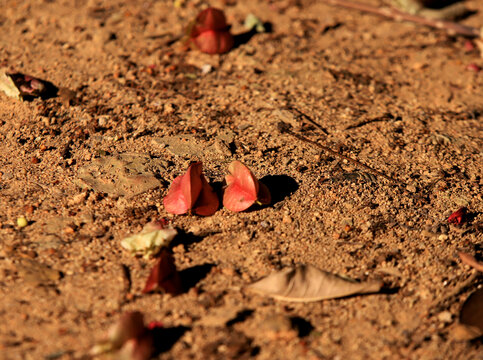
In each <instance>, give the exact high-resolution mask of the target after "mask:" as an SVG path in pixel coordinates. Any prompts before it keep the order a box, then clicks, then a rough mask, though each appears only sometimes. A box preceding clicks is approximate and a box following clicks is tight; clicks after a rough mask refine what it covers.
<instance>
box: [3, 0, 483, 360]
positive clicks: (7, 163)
mask: <svg viewBox="0 0 483 360" xmlns="http://www.w3.org/2000/svg"><path fill="white" fill-rule="evenodd" d="M370 2H371V3H372V4H375V5H377V4H378V3H377V2H376V1H370ZM178 3H180V4H181V5H182V6H181V7H174V6H173V2H171V1H153V0H147V1H134V0H126V1H113V0H98V1H95V0H86V1H83V0H76V1H67V0H64V1H55V0H50V1H49V0H26V1H20V0H18V1H14V0H1V1H0V9H1V11H0V29H1V32H0V64H1V66H2V67H7V68H9V69H11V70H14V71H18V72H22V73H26V74H31V75H34V76H37V77H39V78H42V79H45V80H48V81H50V82H52V83H53V84H55V85H56V86H58V87H59V88H64V89H62V90H61V92H60V96H57V97H54V98H51V99H47V100H41V99H35V100H33V101H23V102H22V101H18V100H15V99H12V98H9V97H7V96H5V95H4V94H3V93H2V94H0V141H1V146H0V225H1V227H0V234H1V236H0V294H1V295H0V298H1V301H0V358H2V359H85V358H88V356H87V354H88V352H89V349H90V347H91V346H92V345H93V344H94V343H95V342H96V340H97V339H99V338H101V337H102V336H103V334H104V333H105V331H106V329H107V328H108V327H109V325H110V324H112V323H113V322H115V321H116V320H117V319H118V318H119V315H120V314H122V313H123V312H125V311H128V310H140V311H143V312H144V314H145V316H146V318H147V320H149V321H151V320H158V321H161V322H162V323H163V325H164V328H165V331H166V332H165V335H166V336H165V338H164V339H163V345H162V349H161V350H162V351H161V353H160V354H159V355H158V357H159V359H188V358H193V359H228V358H249V357H253V358H257V359H296V358H297V359H407V358H409V359H476V358H479V359H481V358H482V357H481V348H482V347H481V340H476V341H473V342H457V341H454V340H453V338H452V328H453V326H454V325H455V323H457V321H458V313H459V310H460V307H461V304H462V303H463V301H464V300H465V299H466V298H467V296H468V295H469V294H470V293H471V292H472V291H474V290H475V289H476V288H477V287H478V286H479V284H481V278H478V277H476V278H474V277H473V281H471V282H469V283H466V285H468V286H466V287H463V288H461V284H464V283H465V281H466V280H467V279H468V278H470V277H471V276H472V275H473V274H474V273H475V270H471V269H470V268H469V267H467V266H465V265H463V264H462V263H461V261H460V260H459V258H458V257H457V252H458V251H459V250H464V251H466V252H468V253H471V254H475V255H476V256H477V257H478V256H479V257H481V255H482V246H481V240H482V235H481V229H482V221H483V217H482V212H483V202H482V194H481V185H482V177H481V175H482V174H481V169H482V159H481V149H482V147H481V146H482V137H481V117H482V112H483V92H482V84H483V76H482V73H481V72H480V73H477V72H474V71H468V70H467V69H466V67H467V65H468V64H471V63H475V64H477V65H483V60H482V59H481V58H480V57H479V54H478V52H477V51H476V50H475V51H469V52H468V51H465V49H464V42H465V40H464V39H462V38H460V37H450V36H448V35H446V34H445V33H444V32H442V31H438V30H432V29H429V28H426V27H421V26H416V25H413V24H408V23H396V22H393V21H390V20H387V19H383V18H378V17H375V16H372V15H362V14H360V13H358V12H354V11H349V10H345V9H341V8H334V7H330V6H328V5H325V4H324V2H323V1H320V2H317V1H305V0H302V1H289V0H286V1H255V0H247V1H236V0H226V1H224V2H220V1H213V3H211V5H214V6H218V7H220V8H223V9H224V10H225V12H226V14H227V17H228V22H229V23H231V24H232V32H233V33H234V34H241V33H244V32H245V31H246V30H245V29H244V27H243V20H244V19H245V17H246V15H248V14H249V13H253V14H256V15H257V16H258V17H260V18H261V19H263V20H265V21H269V22H270V23H271V25H272V26H271V28H272V29H271V30H272V31H271V32H268V33H263V34H255V35H253V36H244V37H241V38H239V40H240V39H241V40H244V41H242V42H239V43H238V46H237V47H236V48H234V49H233V50H232V51H230V52H229V53H228V54H226V55H222V56H220V55H214V56H211V55H206V54H202V53H200V52H198V51H194V50H191V51H186V50H185V49H183V48H182V46H181V44H180V43H179V42H176V41H175V40H176V39H177V38H178V36H179V35H182V33H183V28H184V27H185V26H186V24H187V23H188V22H189V20H191V19H192V18H193V17H194V16H195V15H196V14H197V13H198V12H199V11H200V10H201V9H203V8H204V7H206V5H207V3H206V2H202V1H188V0H186V1H181V2H178ZM467 5H468V7H470V8H472V9H474V10H476V12H475V13H474V14H473V15H471V16H470V17H468V18H467V19H465V20H463V21H464V23H465V24H468V25H471V26H475V27H479V26H481V24H483V2H481V1H477V0H472V1H467ZM205 64H210V65H211V66H212V71H211V72H209V73H207V74H203V73H202V71H201V69H202V68H203V65H205ZM205 69H206V67H205ZM65 89H70V90H72V91H74V92H75V93H70V92H69V91H67V90H65ZM281 120H282V121H285V122H287V123H290V124H291V125H292V126H293V131H294V132H296V133H298V134H302V135H304V136H306V137H308V138H310V139H312V140H315V141H318V142H320V143H322V144H325V145H327V146H330V147H331V148H333V149H334V150H336V151H338V152H340V153H342V154H345V155H348V156H351V157H354V158H357V159H359V160H360V161H362V162H364V163H366V164H368V165H370V166H371V167H373V168H375V169H377V170H379V171H381V172H383V173H385V174H387V175H388V176H391V177H393V178H395V179H397V180H398V181H399V182H397V183H390V182H388V181H386V180H385V179H383V178H381V177H377V176H376V177H373V176H368V175H367V174H365V173H364V172H362V171H360V169H358V168H356V167H355V166H353V165H352V164H350V163H346V162H344V161H340V160H339V159H337V158H335V157H333V156H329V155H327V154H325V153H323V152H322V153H321V151H320V150H319V149H317V148H315V147H314V146H313V145H311V144H308V143H305V142H302V141H300V140H298V139H295V138H294V137H291V136H290V135H287V134H281V133H280V132H279V131H278V130H277V123H278V122H279V121H281ZM234 159H238V160H241V161H242V162H244V163H245V164H246V165H248V166H249V167H250V168H251V169H252V170H253V172H254V173H255V174H256V175H257V176H258V177H259V178H265V181H266V182H267V183H268V184H269V185H270V187H271V190H272V192H273V195H274V203H273V204H272V205H270V206H267V207H263V208H259V209H254V210H253V211H249V212H243V213H232V212H230V211H228V210H226V209H220V210H219V211H218V212H216V213H215V215H213V216H210V217H197V216H188V215H186V216H172V215H169V214H167V213H166V211H165V210H164V208H163V205H162V198H163V196H164V195H165V194H166V192H167V189H168V186H169V184H170V182H171V181H172V180H173V178H174V177H175V176H178V175H180V174H181V173H183V172H184V171H185V170H186V168H187V166H188V164H189V163H190V161H194V160H201V161H203V165H204V169H205V173H206V175H207V177H208V178H209V179H210V181H213V182H221V181H222V180H223V177H224V175H225V173H226V168H227V165H228V164H229V163H230V162H231V161H232V160H234ZM137 175H141V177H139V176H138V177H134V178H133V176H137ZM136 179H138V180H139V179H141V180H142V181H136ZM462 206H466V207H467V208H468V209H469V211H470V215H471V216H470V219H469V221H467V222H466V223H465V224H464V225H462V226H460V227H456V226H453V225H449V224H448V223H447V221H446V219H447V217H448V215H449V214H451V213H452V212H453V211H455V210H457V209H458V208H460V207H462ZM21 216H25V217H26V219H27V220H28V222H29V223H28V225H27V226H26V227H23V228H19V227H18V226H17V218H19V217H21ZM160 218H166V219H168V220H169V221H170V222H171V224H172V225H173V226H175V227H176V228H178V229H179V230H180V231H182V232H183V233H184V235H183V236H180V237H179V239H178V240H177V242H176V243H175V244H174V245H175V246H174V248H173V252H174V257H175V262H176V266H177V267H178V269H180V270H181V272H182V276H183V279H184V280H185V283H186V284H187V285H186V286H187V290H186V292H185V293H183V294H181V295H179V296H175V297H173V296H170V295H163V294H153V295H141V290H142V288H143V286H144V282H145V280H146V277H147V276H148V274H149V270H150V268H151V266H152V264H153V260H146V259H143V258H137V257H133V256H131V255H130V254H129V253H127V252H126V251H125V250H123V249H122V248H121V247H120V245H119V243H120V240H121V239H123V238H124V237H125V236H127V235H129V234H133V233H136V232H139V231H140V230H141V229H142V227H143V225H144V224H146V223H147V222H149V221H151V220H155V219H160ZM295 264H312V265H315V266H317V267H319V268H321V269H325V270H327V271H331V272H334V273H339V274H342V275H346V276H350V277H352V278H355V279H360V280H365V279H382V280H384V282H385V284H386V288H387V290H386V291H385V292H384V293H381V294H374V295H365V296H354V297H350V298H343V299H335V300H327V301H322V302H314V303H308V304H301V303H290V302H281V301H276V300H272V299H269V298H266V297H262V296H260V295H256V294H252V293H249V292H246V291H245V290H244V286H245V285H247V284H249V283H251V282H252V281H254V280H256V279H258V278H260V277H262V276H265V275H267V274H269V273H270V272H271V271H273V270H277V269H280V268H283V267H285V266H292V265H295ZM126 274H129V275H130V281H131V282H130V283H129V282H128V281H127V280H126ZM452 294H454V295H455V296H450V295H452Z"/></svg>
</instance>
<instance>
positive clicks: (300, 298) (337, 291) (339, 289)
mask: <svg viewBox="0 0 483 360" xmlns="http://www.w3.org/2000/svg"><path fill="white" fill-rule="evenodd" d="M381 286H382V283H381V282H380V281H370V282H356V281H354V280H352V279H349V278H346V277H342V276H339V275H335V274H331V273H329V272H326V271H322V270H319V269H318V268H316V267H315V266H312V265H301V266H299V267H297V268H288V269H284V270H282V271H279V272H276V273H273V274H271V275H269V276H267V277H265V278H263V279H261V280H259V281H257V282H255V283H253V284H251V285H249V286H248V289H250V290H252V291H255V292H257V293H260V294H263V295H268V296H270V297H273V298H275V299H279V300H284V301H296V302H312V301H319V300H324V299H334V298H340V297H344V296H349V295H355V294H366V293H376V292H378V291H380V290H381Z"/></svg>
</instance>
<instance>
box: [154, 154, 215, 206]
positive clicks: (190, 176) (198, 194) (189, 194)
mask: <svg viewBox="0 0 483 360" xmlns="http://www.w3.org/2000/svg"><path fill="white" fill-rule="evenodd" d="M163 203H164V207H165V209H166V211H167V212H169V213H172V214H177V215H180V214H186V213H188V212H189V213H195V214H197V215H203V216H208V215H212V214H214V213H215V211H216V210H218V207H219V206H220V202H219V200H218V197H217V196H216V194H215V193H214V191H213V189H212V188H211V186H210V185H209V184H208V181H206V179H205V177H204V176H203V174H202V163H201V162H196V163H193V164H191V165H190V166H189V168H188V170H187V171H186V173H185V174H184V175H181V176H178V177H177V178H175V179H174V181H173V183H172V184H171V187H170V188H169V191H168V195H166V197H165V198H164V200H163Z"/></svg>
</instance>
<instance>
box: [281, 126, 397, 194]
mask: <svg viewBox="0 0 483 360" xmlns="http://www.w3.org/2000/svg"><path fill="white" fill-rule="evenodd" d="M278 129H279V131H280V132H281V133H286V134H289V135H292V136H293V137H295V138H297V139H299V140H302V141H304V142H306V143H309V144H312V145H314V146H317V147H318V148H320V149H322V150H324V151H326V152H328V153H329V154H331V155H333V156H335V157H338V158H341V159H345V160H347V161H349V162H351V163H352V164H354V165H356V166H358V167H361V168H363V169H365V170H367V171H368V172H370V173H372V174H374V175H377V176H380V177H383V178H384V179H386V180H388V181H390V182H393V183H399V184H401V185H404V183H403V182H402V181H400V180H396V179H393V178H392V177H390V176H387V175H385V174H383V173H382V172H380V171H377V170H375V169H373V168H371V167H370V166H368V165H366V164H363V163H361V162H360V161H358V160H355V159H353V158H351V157H348V156H346V155H342V154H339V153H338V152H337V151H334V150H332V149H331V148H328V147H327V146H325V145H322V144H319V143H318V142H315V141H312V140H310V139H308V138H306V137H305V136H302V135H299V134H296V133H294V132H293V131H292V130H290V125H289V124H287V123H286V122H283V121H280V122H279V123H278Z"/></svg>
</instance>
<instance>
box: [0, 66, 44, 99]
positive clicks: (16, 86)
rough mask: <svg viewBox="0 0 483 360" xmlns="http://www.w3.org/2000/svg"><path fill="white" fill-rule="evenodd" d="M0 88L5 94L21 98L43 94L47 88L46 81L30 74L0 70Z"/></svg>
mask: <svg viewBox="0 0 483 360" xmlns="http://www.w3.org/2000/svg"><path fill="white" fill-rule="evenodd" d="M0 90H2V91H3V92H5V94H7V96H10V97H13V98H16V99H23V98H24V97H29V96H30V97H36V96H43V95H44V94H45V93H46V92H47V91H48V90H49V89H48V86H47V82H44V81H43V80H40V79H37V78H35V77H33V76H30V75H24V74H21V73H8V72H7V71H6V70H5V69H2V70H0Z"/></svg>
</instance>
